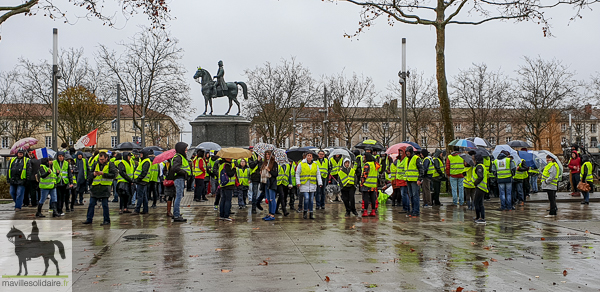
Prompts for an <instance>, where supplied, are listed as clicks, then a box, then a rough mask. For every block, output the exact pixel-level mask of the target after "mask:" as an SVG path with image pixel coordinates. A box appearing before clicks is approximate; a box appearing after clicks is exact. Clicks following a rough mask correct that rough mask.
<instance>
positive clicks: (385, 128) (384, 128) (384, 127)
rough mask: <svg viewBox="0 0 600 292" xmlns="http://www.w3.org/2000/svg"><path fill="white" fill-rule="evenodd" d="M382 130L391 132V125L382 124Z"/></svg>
mask: <svg viewBox="0 0 600 292" xmlns="http://www.w3.org/2000/svg"><path fill="white" fill-rule="evenodd" d="M381 128H382V129H383V130H384V131H386V132H387V131H389V129H390V123H387V122H384V123H381Z"/></svg>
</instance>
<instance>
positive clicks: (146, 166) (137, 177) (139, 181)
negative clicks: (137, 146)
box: [131, 149, 152, 215]
mask: <svg viewBox="0 0 600 292" xmlns="http://www.w3.org/2000/svg"><path fill="white" fill-rule="evenodd" d="M141 154H142V156H141V157H140V158H141V159H142V161H141V162H140V164H138V166H137V168H136V169H135V171H134V172H133V179H134V181H135V184H136V190H135V193H136V201H137V202H136V205H135V210H133V213H131V215H140V214H148V185H149V184H150V178H151V174H150V167H151V166H152V161H151V160H150V157H149V156H150V154H152V151H151V150H150V149H142V153H141ZM142 205H143V209H142V210H141V211H142V212H140V208H141V207H142Z"/></svg>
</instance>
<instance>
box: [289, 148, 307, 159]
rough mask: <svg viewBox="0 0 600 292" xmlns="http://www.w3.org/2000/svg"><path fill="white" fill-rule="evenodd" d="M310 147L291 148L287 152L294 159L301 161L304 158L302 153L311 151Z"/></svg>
mask: <svg viewBox="0 0 600 292" xmlns="http://www.w3.org/2000/svg"><path fill="white" fill-rule="evenodd" d="M310 149H311V148H310V147H300V148H290V149H288V151H286V152H285V153H286V154H287V157H288V158H289V159H291V160H292V161H300V160H302V155H303V154H304V153H306V152H310Z"/></svg>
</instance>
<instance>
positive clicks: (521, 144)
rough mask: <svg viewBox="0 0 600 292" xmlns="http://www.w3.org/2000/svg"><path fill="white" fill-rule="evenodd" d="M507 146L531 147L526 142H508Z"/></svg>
mask: <svg viewBox="0 0 600 292" xmlns="http://www.w3.org/2000/svg"><path fill="white" fill-rule="evenodd" d="M508 146H510V147H514V148H531V145H529V144H528V143H527V142H524V141H521V140H513V141H510V142H508Z"/></svg>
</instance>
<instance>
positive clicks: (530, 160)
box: [519, 151, 537, 168]
mask: <svg viewBox="0 0 600 292" xmlns="http://www.w3.org/2000/svg"><path fill="white" fill-rule="evenodd" d="M519 157H521V159H523V160H525V165H526V166H527V167H532V168H533V167H537V165H536V164H535V155H533V153H529V152H527V151H519Z"/></svg>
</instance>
